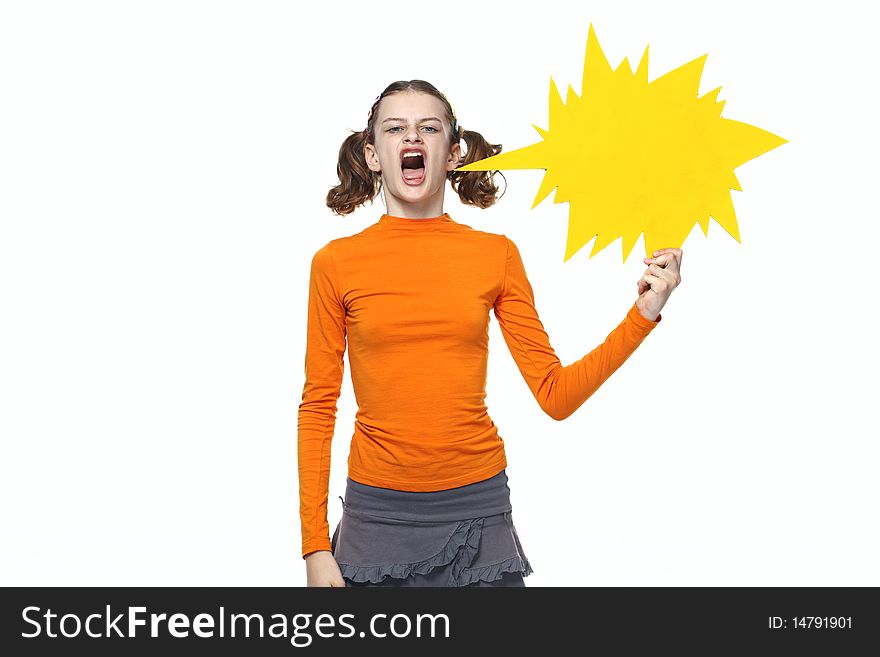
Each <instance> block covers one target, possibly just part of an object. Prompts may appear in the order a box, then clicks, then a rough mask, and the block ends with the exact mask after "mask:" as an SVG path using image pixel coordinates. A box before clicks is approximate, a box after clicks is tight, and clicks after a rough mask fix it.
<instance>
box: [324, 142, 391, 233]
mask: <svg viewBox="0 0 880 657" xmlns="http://www.w3.org/2000/svg"><path fill="white" fill-rule="evenodd" d="M366 143H367V132H366V131H364V130H362V131H360V132H355V133H352V134H350V135H349V136H348V137H346V138H345V141H343V142H342V146H340V147H339V161H338V162H337V164H336V175H337V176H338V177H339V184H338V185H336V186H335V187H333V188H331V189H330V191H329V192H327V207H329V208H330V209H331V210H332V211H333V212H334V213H336V214H338V215H339V216H345V215H347V214H351V213H352V212H354V211H355V209H356V208H357V207H358V206H361V205H363V204H364V203H366V202H367V201H372V200H373V199H374V198H375V197H376V195H377V194H378V193H379V189H380V188H381V183H382V178H381V174H379V173H377V172H375V171H371V170H370V168H369V167H368V166H367V160H366V159H365V156H364V144H366Z"/></svg>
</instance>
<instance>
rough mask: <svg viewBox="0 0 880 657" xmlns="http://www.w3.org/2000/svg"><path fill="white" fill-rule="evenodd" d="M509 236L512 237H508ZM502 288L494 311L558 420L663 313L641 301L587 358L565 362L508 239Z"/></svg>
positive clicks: (536, 392) (547, 408) (608, 373)
mask: <svg viewBox="0 0 880 657" xmlns="http://www.w3.org/2000/svg"><path fill="white" fill-rule="evenodd" d="M505 237H506V236H505ZM506 239H507V258H506V264H505V272H504V281H503V284H502V287H501V292H500V293H499V295H498V298H497V299H496V300H495V304H494V312H495V317H496V319H497V320H498V324H499V326H500V328H501V332H502V334H503V335H504V340H505V342H506V343H507V346H508V348H509V349H510V353H511V354H512V355H513V358H514V360H515V361H516V364H517V367H518V368H519V371H520V373H521V374H522V376H523V378H524V379H525V381H526V384H527V385H528V386H529V389H530V390H531V391H532V394H533V395H534V396H535V399H536V400H537V401H538V404H539V405H540V407H541V409H542V410H543V411H544V412H545V413H547V415H549V416H550V417H552V418H553V419H555V420H564V419H565V418H567V417H568V416H569V415H571V414H572V413H574V412H575V411H576V410H577V409H578V408H579V407H580V406H581V404H583V403H584V402H585V401H586V400H587V399H588V398H589V397H590V396H591V395H592V394H593V393H594V392H595V391H596V390H598V388H599V386H601V385H602V383H604V382H605V380H606V379H608V377H610V376H611V375H612V374H613V373H614V372H615V371H616V370H617V368H619V367H620V366H621V365H622V364H623V363H624V361H626V359H627V358H629V356H630V354H632V353H633V352H634V351H635V349H636V347H638V346H639V345H640V344H641V342H642V340H644V339H645V337H646V336H647V335H648V333H650V332H651V331H652V330H653V329H654V327H655V326H657V324H659V323H660V321H661V319H662V317H661V316H660V315H657V318H656V320H655V321H653V322H652V321H650V320H648V319H645V318H644V317H642V315H641V313H640V312H639V310H638V308H637V307H636V305H635V303H633V305H632V307H631V308H630V309H629V312H627V314H626V317H624V319H623V321H622V322H621V323H620V324H619V325H618V326H617V328H615V329H614V330H613V331H612V332H611V333H610V334H609V335H608V337H607V338H606V339H605V341H604V342H603V343H602V344H601V345H599V346H598V347H596V348H595V349H593V350H592V351H591V352H590V353H588V354H587V355H586V356H584V357H583V358H581V359H580V360H578V361H575V362H574V363H571V364H570V365H565V366H563V365H562V363H561V362H560V360H559V358H558V357H557V356H556V352H555V351H554V350H553V347H552V346H551V345H550V340H549V338H548V336H547V333H546V331H545V330H544V326H543V324H542V323H541V320H540V319H539V318H538V312H537V310H536V309H535V298H534V293H533V292H532V287H531V285H530V284H529V279H528V277H527V276H526V270H525V266H524V265H523V262H522V258H521V257H520V253H519V249H518V248H517V246H516V244H515V243H514V242H513V241H512V240H511V239H510V238H508V237H506Z"/></svg>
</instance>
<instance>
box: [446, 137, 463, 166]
mask: <svg viewBox="0 0 880 657" xmlns="http://www.w3.org/2000/svg"><path fill="white" fill-rule="evenodd" d="M461 161H462V157H461V144H460V143H458V142H455V143H454V144H453V145H452V146H451V147H450V148H449V157H448V158H446V170H447V171H454V170H455V169H457V168H458V167H460V166H461Z"/></svg>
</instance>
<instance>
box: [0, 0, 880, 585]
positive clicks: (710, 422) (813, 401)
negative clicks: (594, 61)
mask: <svg viewBox="0 0 880 657" xmlns="http://www.w3.org/2000/svg"><path fill="white" fill-rule="evenodd" d="M821 6H822V7H824V9H822V10H821V11H820V10H819V9H817V7H819V3H795V2H766V1H762V2H749V3H745V2H736V3H730V4H726V5H725V4H721V3H706V2H705V1H700V2H687V3H685V2H663V3H654V2H638V3H637V2H620V1H619V0H615V1H613V2H592V3H572V2H550V1H548V0H542V1H541V2H539V3H538V2H535V3H511V2H509V1H505V2H488V1H485V0H484V1H482V2H478V3H471V4H468V5H465V4H464V3H461V2H454V3H453V2H437V3H405V2H378V1H376V0H372V1H371V2H365V3H360V2H351V3H340V2H325V3H316V4H313V5H307V4H305V3H294V2H260V3H254V2H216V1H212V2H157V1H152V2H137V3H135V2H76V3H68V2H28V3H24V2H21V3H4V4H3V5H2V9H0V94H2V101H0V220H2V227H0V230H2V232H0V313H2V317H0V359H2V360H0V398H2V406H0V435H2V447H3V456H2V461H0V463H2V475H3V476H2V477H0V482H2V483H0V487H2V488H0V494H2V500H3V502H2V523H3V536H4V540H3V541H2V542H0V557H2V558H0V579H2V584H4V585H131V586H134V585H218V586H219V585H270V586H273V585H304V584H305V563H304V561H303V560H302V557H301V553H300V546H301V537H300V526H299V517H298V511H299V507H298V505H299V500H298V497H297V495H298V485H297V467H296V466H297V463H296V441H297V431H296V426H297V406H298V404H299V402H300V398H301V394H302V385H303V382H304V371H303V367H304V354H305V328H306V301H307V291H308V290H307V287H308V273H309V261H310V258H311V256H312V254H313V253H314V252H315V251H316V250H317V249H318V248H320V247H321V246H322V245H324V244H325V243H326V242H327V241H329V240H330V239H333V238H335V237H340V236H343V235H349V234H352V233H355V232H357V231H359V230H361V229H362V228H363V227H365V226H367V225H369V224H371V223H373V222H375V221H376V220H377V219H378V217H379V216H380V215H381V213H382V212H383V211H384V205H383V203H382V200H381V198H379V199H377V200H376V201H375V202H374V204H373V205H372V206H370V205H368V206H365V207H362V208H360V209H358V210H357V212H356V213H355V214H353V215H351V216H349V217H347V218H345V219H340V218H338V217H336V216H335V215H332V214H331V213H330V211H329V209H328V208H327V207H326V206H325V204H324V199H325V196H326V193H327V190H328V189H329V188H330V187H331V186H332V185H334V184H335V183H336V176H335V170H336V158H337V153H338V149H339V146H340V144H341V143H342V140H343V139H344V138H345V137H346V136H347V135H348V134H349V132H348V131H349V130H361V129H363V128H364V127H365V122H366V114H367V110H368V109H369V107H370V105H371V103H372V102H373V99H374V98H375V97H376V96H377V95H378V94H379V93H380V92H381V90H382V89H384V88H385V86H386V85H388V84H389V83H391V82H393V81H395V80H398V79H411V78H422V79H426V80H429V81H431V82H432V83H433V84H435V85H437V86H438V87H439V88H440V89H441V91H443V92H444V93H446V94H447V95H448V97H449V99H450V100H451V102H452V104H453V106H454V107H455V110H456V113H457V115H458V117H459V120H460V122H461V123H462V125H463V126H464V127H465V128H468V129H473V130H477V131H479V132H481V133H482V134H483V135H484V136H486V137H487V138H488V139H489V140H490V141H492V142H494V143H501V144H503V146H504V150H505V151H510V150H514V149H515V148H519V147H522V146H526V145H528V144H531V143H534V142H536V141H537V140H538V139H539V138H538V135H537V133H536V132H535V131H534V129H533V128H532V127H531V124H532V123H534V124H536V125H539V126H541V127H544V128H546V127H547V98H548V90H549V84H550V78H551V77H552V78H553V79H554V81H555V82H556V84H557V86H558V87H559V88H560V90H564V89H565V88H566V87H567V85H569V84H571V85H572V87H573V88H574V90H575V92H576V93H578V94H580V93H581V74H582V70H583V69H582V67H583V58H584V49H585V46H586V39H587V33H588V28H589V24H590V22H592V23H593V25H594V27H595V29H596V32H597V36H598V38H599V42H600V44H601V45H602V47H603V49H604V51H605V54H606V56H607V57H608V59H609V61H610V62H611V64H612V66H615V67H616V66H617V64H619V63H620V61H621V60H622V59H623V58H624V57H628V58H629V59H630V61H631V62H632V63H633V65H635V64H637V62H638V59H639V57H640V56H641V54H642V52H643V51H644V48H645V46H646V45H650V55H649V57H650V64H649V78H650V79H652V80H653V79H655V78H656V77H659V76H660V75H662V74H663V73H666V72H667V71H669V70H671V69H673V68H676V67H678V66H681V65H682V64H684V63H686V62H688V61H691V60H692V59H695V58H697V57H700V56H701V55H703V54H705V53H708V59H707V61H706V64H705V68H704V72H703V77H702V82H701V87H700V94H701V95H702V94H704V93H707V92H709V91H711V90H712V89H715V88H716V87H718V86H721V87H722V90H721V94H720V99H722V100H726V101H727V104H726V105H725V107H724V110H723V113H722V116H723V117H725V118H730V119H734V120H738V121H742V122H745V123H750V124H752V125H756V126H758V127H760V128H763V129H765V130H768V131H770V132H773V133H775V134H778V135H780V136H782V137H783V138H785V139H788V140H789V142H790V143H788V144H785V145H783V146H780V147H779V148H776V149H774V150H772V151H770V152H769V153H767V154H765V155H762V156H759V157H758V158H756V159H754V160H752V161H750V162H747V163H746V164H744V165H742V166H741V167H739V168H738V169H737V170H736V175H737V176H738V178H739V180H740V183H741V185H742V187H743V191H742V192H738V191H733V192H732V195H733V200H734V206H735V209H736V213H737V220H738V225H739V228H740V233H741V237H742V243H741V244H740V243H738V242H736V240H734V239H733V238H732V237H730V235H728V234H727V233H726V232H725V231H724V230H723V229H722V228H721V227H720V226H719V225H718V224H716V223H715V222H714V221H713V222H712V224H711V227H710V230H709V236H708V238H707V237H705V236H704V235H703V234H702V231H701V230H700V228H699V227H698V226H695V227H694V229H693V231H692V233H691V235H690V236H689V237H688V239H687V241H686V242H685V243H684V246H683V251H684V258H683V263H682V264H683V268H682V279H683V280H682V284H681V286H680V287H679V288H678V289H677V290H676V291H675V293H674V294H673V295H672V297H671V298H670V300H669V302H668V304H667V305H666V307H665V308H664V309H663V311H662V314H663V321H662V323H661V325H660V326H658V328H657V329H656V330H655V331H654V332H653V333H652V334H651V335H649V336H648V338H647V339H646V341H645V342H644V343H643V344H642V346H641V347H640V348H639V349H638V350H637V351H636V352H635V353H634V354H633V356H632V357H631V358H630V359H629V360H628V361H627V362H626V363H625V364H624V366H623V367H622V368H621V369H620V370H619V371H618V372H617V373H615V374H614V375H613V376H612V378H611V379H609V380H608V382H607V383H606V384H605V385H604V386H603V387H602V388H601V389H600V390H599V391H598V392H597V393H596V394H595V395H594V396H593V397H592V398H590V399H589V400H588V401H587V402H586V403H585V404H584V405H583V406H582V407H581V408H580V409H579V410H578V411H577V412H576V413H575V414H574V415H573V416H571V417H570V418H568V419H566V420H565V421H563V422H556V421H554V420H552V419H550V418H549V417H548V416H546V415H544V414H543V413H542V412H541V410H540V409H539V407H538V405H537V402H536V401H535V400H534V398H533V397H532V396H531V393H530V392H529V390H528V388H527V387H526V385H525V382H524V381H523V380H522V378H521V376H520V375H519V372H518V370H517V369H516V366H515V363H514V361H513V359H512V358H511V356H510V353H509V352H508V351H507V348H506V346H505V344H504V341H503V339H502V337H501V334H500V330H499V328H498V325H497V322H495V321H492V322H491V324H490V345H491V346H490V364H489V368H490V370H489V381H488V387H487V390H488V396H487V403H488V405H489V410H490V413H491V415H492V417H493V420H494V421H495V423H496V424H497V425H498V427H499V430H500V432H501V435H502V436H503V438H504V440H505V445H506V449H507V455H508V460H509V466H508V469H507V472H508V476H509V477H510V486H511V491H512V501H513V508H514V520H515V522H516V526H517V529H518V530H519V534H520V538H521V539H522V542H523V545H524V548H525V550H526V553H527V555H528V556H529V558H530V560H531V562H532V565H533V567H534V569H535V572H534V574H533V575H532V576H531V577H529V578H527V580H526V583H527V585H528V586H545V585H562V586H568V585H589V586H599V585H601V586H605V585H623V586H631V585H648V586H654V585H674V586H678V585H730V586H739V585H768V586H776V585H796V586H801V585H823V586H824V585H843V586H858V585H872V586H877V585H880V562H878V559H877V558H876V556H877V554H878V553H880V531H878V523H877V501H878V488H880V485H878V477H877V469H878V468H877V466H878V453H880V450H878V447H877V440H876V438H877V429H876V393H877V385H876V383H875V380H876V372H877V370H878V365H880V363H878V358H877V343H876V340H875V336H876V332H877V319H878V313H877V301H876V297H877V295H876V292H875V291H874V289H875V287H876V285H877V281H878V278H877V274H876V271H877V268H876V266H875V263H874V261H873V257H872V256H871V253H873V252H874V249H876V247H877V244H878V237H880V235H878V211H877V199H876V195H875V194H874V193H872V192H871V191H870V190H872V189H874V190H876V187H877V180H876V179H877V173H878V172H877V167H876V158H877V153H878V145H880V144H878V140H877V120H876V111H877V98H876V89H875V84H874V80H875V76H876V53H875V51H874V46H873V45H872V44H873V43H874V26H873V24H872V23H871V22H870V21H868V20H866V17H865V16H863V15H861V13H860V10H859V7H862V6H864V4H863V3H857V2H848V3H844V2H839V3H834V4H833V5H827V4H826V3H823V4H822V5H821ZM505 176H506V178H507V182H508V184H509V187H508V190H507V192H506V194H505V196H504V198H503V199H502V200H501V201H500V202H499V203H498V204H497V205H496V206H495V207H493V208H491V209H488V210H484V211H481V210H477V209H474V208H468V207H465V206H463V205H462V204H461V203H460V202H459V201H458V199H457V197H456V196H455V195H454V194H451V193H448V194H447V197H446V204H445V206H444V210H445V211H447V212H449V213H450V214H451V215H452V217H453V218H454V219H455V220H456V221H459V222H461V223H466V224H468V225H471V226H473V227H475V228H477V229H480V230H486V231H490V232H497V233H505V234H507V235H508V236H510V237H511V238H512V239H513V240H514V241H515V242H517V244H518V245H519V247H520V250H521V252H522V255H523V259H524V262H525V264H526V269H527V272H528V275H529V277H530V280H531V282H532V286H533V288H534V291H535V297H536V303H537V307H538V310H539V312H540V314H541V319H542V321H543V322H544V325H545V328H546V329H547V332H548V334H549V335H550V338H551V341H552V344H553V346H554V348H555V349H556V351H557V353H558V355H559V357H560V358H561V360H562V361H563V363H564V364H568V363H570V362H573V361H574V360H576V359H578V358H580V357H581V356H583V355H584V354H586V353H587V352H588V351H590V350H592V349H593V348H595V347H596V346H597V345H598V344H600V343H601V342H602V341H603V340H604V339H605V337H606V335H607V334H608V333H609V332H610V331H611V330H612V329H613V328H614V327H615V326H616V325H617V324H618V323H619V322H620V321H621V320H622V319H623V316H624V315H625V313H626V311H627V310H628V309H629V307H630V306H631V304H632V303H633V301H634V300H635V298H636V281H637V279H638V278H639V277H640V275H641V273H642V271H643V270H644V265H643V264H642V263H641V253H643V251H644V247H643V243H642V241H641V239H640V240H639V243H638V244H637V245H636V247H635V249H634V251H633V252H632V254H631V255H630V257H629V258H628V260H627V262H625V263H622V255H621V248H620V242H619V241H617V242H615V243H614V244H613V245H612V246H610V247H608V248H606V249H605V250H604V251H602V252H601V253H599V254H598V255H597V256H596V257H594V258H588V253H589V250H590V248H591V246H592V245H591V244H590V245H588V246H586V247H584V248H583V249H582V250H581V251H579V252H578V253H577V254H576V255H575V256H574V257H573V258H572V259H571V260H569V261H568V262H566V263H564V262H563V251H564V245H565V236H566V230H567V227H566V222H567V216H568V206H567V205H566V204H554V203H553V201H552V199H553V196H552V195H551V196H550V197H548V198H547V199H545V200H544V201H543V202H542V204H541V205H539V206H538V207H537V208H535V209H534V210H530V206H531V202H532V200H533V198H534V196H535V194H536V193H537V190H538V186H539V184H540V181H541V178H542V176H543V171H540V170H529V171H507V172H505ZM498 181H499V184H501V185H502V186H503V184H504V181H503V179H501V177H500V176H499V177H498ZM349 375H350V372H349V371H348V361H347V360H346V373H345V381H344V384H343V390H342V395H341V398H340V400H339V412H338V420H337V425H336V438H335V440H334V443H333V455H332V468H333V470H332V476H331V482H330V515H329V522H330V527H331V530H332V528H333V527H335V525H336V523H337V522H338V520H339V516H340V512H341V505H340V504H339V500H338V496H339V495H341V494H343V492H344V487H345V477H346V474H347V469H346V465H347V464H346V459H347V457H348V448H349V441H350V439H351V435H352V432H353V420H354V413H355V410H356V408H355V402H354V397H353V392H352V388H351V380H350V376H349Z"/></svg>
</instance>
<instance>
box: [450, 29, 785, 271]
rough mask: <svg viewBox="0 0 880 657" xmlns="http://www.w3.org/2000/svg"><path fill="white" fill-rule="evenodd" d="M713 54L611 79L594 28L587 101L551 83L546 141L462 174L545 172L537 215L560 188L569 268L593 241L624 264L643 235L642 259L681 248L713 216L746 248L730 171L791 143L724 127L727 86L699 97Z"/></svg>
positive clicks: (615, 73)
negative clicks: (619, 252)
mask: <svg viewBox="0 0 880 657" xmlns="http://www.w3.org/2000/svg"><path fill="white" fill-rule="evenodd" d="M705 61H706V55H703V56H702V57H699V58H697V59H695V60H693V61H691V62H688V63H687V64H684V65H683V66H681V67H679V68H677V69H675V70H673V71H670V72H669V73H666V74H665V75H663V76H662V77H660V78H657V79H656V80H654V81H653V82H648V49H647V47H646V48H645V53H644V55H642V59H641V61H640V62H639V66H638V69H637V70H636V72H635V73H633V72H632V70H631V69H630V65H629V62H628V61H627V60H626V59H625V58H624V60H623V62H622V63H621V64H620V66H618V67H617V69H616V70H612V69H611V66H610V65H609V63H608V60H607V59H606V58H605V55H604V53H603V52H602V49H601V47H600V46H599V41H598V40H597V38H596V34H595V32H594V31H593V26H592V24H591V25H590V30H589V34H588V36H587V49H586V56H585V59H584V74H583V81H582V85H581V89H582V96H581V97H578V96H577V95H576V94H575V93H574V90H573V89H572V88H571V86H570V85H569V87H568V95H567V99H566V102H565V104H564V105H563V103H562V98H561V97H560V95H559V92H558V91H557V89H556V85H555V84H554V83H553V79H552V78H551V79H550V117H549V128H548V130H542V129H541V128H539V127H538V126H533V127H534V128H535V130H537V131H538V133H539V134H540V135H541V137H542V138H543V141H541V142H539V143H537V144H533V145H531V146H526V147H525V148H520V149H518V150H514V151H511V152H509V153H499V154H498V155H494V156H492V157H487V158H484V159H482V160H479V161H477V162H472V163H471V164H468V165H465V166H462V167H459V168H458V169H457V171H495V170H500V169H545V170H546V172H545V174H544V179H543V181H542V182H541V186H540V189H539V190H538V194H537V196H536V197H535V201H534V203H533V204H532V208H534V207H535V206H537V205H538V203H540V202H541V201H542V200H544V199H545V198H546V197H547V195H548V194H549V193H550V192H551V191H553V189H554V188H555V189H556V194H555V196H554V203H569V220H568V239H567V243H566V247H565V258H564V260H568V259H569V258H570V257H571V256H572V255H574V254H575V253H576V252H577V251H578V250H579V249H580V248H581V247H583V246H584V245H585V244H586V243H587V242H589V241H590V240H592V239H593V238H594V237H595V238H596V239H595V242H594V243H593V249H592V251H591V252H590V256H589V257H592V256H594V255H596V254H597V253H598V252H599V251H601V250H602V249H604V248H605V247H606V246H608V245H609V244H611V243H612V242H613V241H614V240H616V239H617V238H618V237H621V238H623V239H622V246H623V261H624V262H626V258H627V256H628V255H629V253H630V251H631V250H632V248H633V246H635V243H636V242H637V241H638V238H639V235H641V234H642V233H644V235H645V240H644V243H645V253H646V255H647V256H648V257H651V255H652V254H653V252H654V251H655V250H656V249H661V248H668V247H681V245H682V244H683V243H684V240H685V238H686V237H687V236H688V234H689V233H690V231H691V229H692V228H693V225H694V224H695V223H697V222H699V224H700V227H701V228H702V229H703V233H704V234H705V235H707V236H708V234H709V217H710V216H711V217H712V218H713V219H715V221H716V222H718V223H719V224H721V226H723V227H724V229H725V230H726V231H727V232H728V233H730V235H731V236H732V237H733V238H734V239H736V240H737V241H740V237H739V229H738V227H737V223H736V215H735V213H734V210H733V202H732V199H731V197H730V190H731V189H736V190H738V191H742V188H741V187H740V186H739V182H738V181H737V179H736V176H735V175H734V174H733V170H734V169H735V168H736V167H738V166H739V165H741V164H743V163H744V162H748V161H749V160H751V159H753V158H755V157H757V156H758V155H761V154H762V153H766V152H767V151H769V150H771V149H773V148H776V147H777V146H780V145H782V144H784V143H786V140H785V139H782V138H781V137H778V136H776V135H774V134H771V133H769V132H766V131H765V130H761V129H760V128H756V127H754V126H751V125H748V124H746V123H740V122H739V121H732V120H730V119H726V118H721V109H722V108H723V107H724V102H725V101H718V100H716V99H717V97H718V92H719V91H720V90H721V87H718V88H717V89H714V90H712V91H710V92H709V93H707V94H705V95H703V96H702V97H699V98H698V97H697V94H698V93H699V84H700V76H701V75H702V72H703V64H704V63H705Z"/></svg>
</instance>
